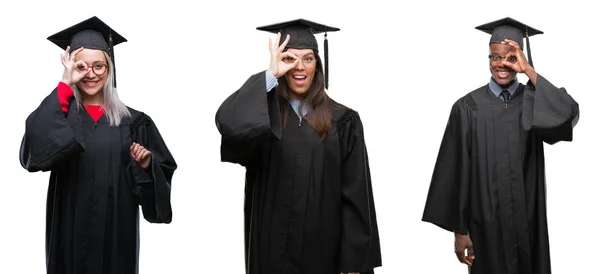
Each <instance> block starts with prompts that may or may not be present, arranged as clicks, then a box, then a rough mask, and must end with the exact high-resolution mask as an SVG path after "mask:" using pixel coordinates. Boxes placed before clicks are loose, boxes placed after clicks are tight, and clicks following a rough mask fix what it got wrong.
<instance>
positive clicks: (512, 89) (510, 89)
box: [488, 75, 519, 97]
mask: <svg viewBox="0 0 600 274" xmlns="http://www.w3.org/2000/svg"><path fill="white" fill-rule="evenodd" d="M514 80H515V81H514V82H513V84H512V85H510V87H508V88H506V90H508V92H509V93H510V96H513V94H514V93H515V92H516V91H517V88H518V87H519V79H517V75H515V78H514ZM488 86H489V87H490V90H491V91H492V93H494V95H496V97H500V93H501V92H502V90H504V88H502V87H501V86H500V85H498V84H497V83H496V82H494V78H493V77H490V83H489V84H488Z"/></svg>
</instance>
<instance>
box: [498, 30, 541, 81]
mask: <svg viewBox="0 0 600 274" xmlns="http://www.w3.org/2000/svg"><path fill="white" fill-rule="evenodd" d="M501 44H503V45H509V46H511V47H513V51H511V52H509V53H508V54H507V55H506V58H505V60H504V61H502V64H503V65H504V66H507V67H509V68H511V69H512V70H514V71H516V72H517V73H525V74H526V75H527V77H529V80H531V83H532V84H533V86H534V87H535V85H536V82H537V72H536V71H535V69H533V67H532V66H530V65H529V63H528V62H527V59H525V54H524V53H523V51H522V50H521V47H520V46H519V44H517V43H516V42H515V41H513V40H509V39H504V41H502V42H501ZM510 56H515V57H517V62H515V63H511V62H508V61H506V60H507V59H508V57H510Z"/></svg>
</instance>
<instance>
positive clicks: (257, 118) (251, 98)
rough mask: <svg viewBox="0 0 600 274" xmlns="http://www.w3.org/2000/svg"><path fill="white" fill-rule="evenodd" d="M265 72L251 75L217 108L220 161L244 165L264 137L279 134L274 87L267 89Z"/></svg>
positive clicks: (277, 104)
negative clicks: (268, 90)
mask: <svg viewBox="0 0 600 274" xmlns="http://www.w3.org/2000/svg"><path fill="white" fill-rule="evenodd" d="M266 89H267V87H266V80H265V72H260V73H257V74H255V75H252V76H250V78H248V80H246V82H245V83H244V84H243V85H242V87H241V88H240V89H238V90H237V91H236V92H234V93H233V94H232V95H230V96H229V97H228V98H227V99H226V100H225V101H224V102H223V103H222V104H221V106H220V107H219V109H218V110H217V113H216V116H215V121H216V125H217V129H218V130H219V133H220V134H221V161H223V162H231V163H237V164H241V165H244V166H246V164H247V163H249V162H251V161H252V160H253V159H254V157H253V156H254V155H255V153H256V152H257V151H258V148H259V147H260V145H261V144H263V143H264V142H265V141H266V140H270V139H271V138H273V137H276V138H278V139H280V138H281V134H282V132H281V117H280V114H279V102H278V99H277V94H276V92H275V89H273V90H271V91H270V92H267V90H266Z"/></svg>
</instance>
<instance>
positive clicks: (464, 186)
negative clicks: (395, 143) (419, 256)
mask: <svg viewBox="0 0 600 274" xmlns="http://www.w3.org/2000/svg"><path fill="white" fill-rule="evenodd" d="M473 105H474V102H473V101H472V99H471V97H470V96H469V95H467V97H465V98H463V99H460V100H458V101H457V102H456V103H455V104H454V105H453V106H452V110H451V112H450V117H449V119H448V122H447V124H446V129H445V131H444V135H443V138H442V142H441V145H440V148H439V151H438V156H437V160H436V163H435V166H434V170H433V176H432V179H431V182H430V186H429V192H428V195H427V200H426V202H425V209H424V212H423V217H422V221H424V222H428V223H432V224H434V225H437V226H439V227H441V228H443V229H445V230H448V231H451V232H458V233H460V234H463V235H467V234H468V229H467V224H468V218H469V214H468V212H469V184H470V179H469V178H470V176H469V175H470V172H469V167H470V166H471V157H470V151H471V149H470V147H471V141H470V126H469V124H470V123H469V121H470V114H471V112H470V111H469V108H470V107H469V106H473Z"/></svg>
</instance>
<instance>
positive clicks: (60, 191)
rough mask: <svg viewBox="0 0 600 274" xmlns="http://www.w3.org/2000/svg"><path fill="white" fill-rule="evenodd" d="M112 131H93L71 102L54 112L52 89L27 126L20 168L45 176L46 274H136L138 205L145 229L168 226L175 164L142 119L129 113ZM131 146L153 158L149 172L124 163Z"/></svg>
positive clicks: (103, 123) (101, 125) (104, 124)
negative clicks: (153, 225)
mask: <svg viewBox="0 0 600 274" xmlns="http://www.w3.org/2000/svg"><path fill="white" fill-rule="evenodd" d="M129 110H130V112H131V114H132V116H131V117H126V118H124V120H123V121H122V123H121V125H120V126H119V127H112V126H109V123H108V119H107V117H106V115H104V116H102V117H101V118H100V120H99V121H98V123H97V124H96V123H95V122H94V121H93V119H92V118H91V116H90V115H89V114H88V113H87V112H86V110H85V109H84V108H81V111H78V109H77V106H76V103H75V101H74V99H73V97H71V99H70V103H69V111H68V113H67V114H65V113H64V112H63V111H62V110H61V106H60V103H59V100H58V96H57V91H56V89H55V90H54V91H53V92H52V93H51V94H50V95H48V96H47V97H46V98H45V99H44V101H43V102H42V103H41V104H40V105H39V107H38V108H37V109H36V110H35V111H34V112H33V113H31V114H30V115H29V117H28V118H27V121H26V129H25V135H24V137H23V141H22V143H21V150H20V161H21V165H22V166H23V167H24V168H25V169H27V170H28V171H30V172H37V171H43V172H45V171H51V172H50V184H49V187H48V198H47V208H46V211H47V214H46V267H47V273H49V274H81V273H86V274H96V273H97V274H101V273H102V274H108V273H110V274H134V273H138V249H139V233H138V229H139V215H138V214H139V206H140V205H141V207H142V212H143V216H144V218H145V219H146V220H147V221H149V222H151V223H170V222H171V216H172V213H171V202H170V192H171V190H170V189H171V178H172V176H173V173H174V171H175V169H176V168H177V165H176V163H175V160H174V159H173V157H172V156H171V153H170V152H169V150H168V149H167V146H166V145H165V143H164V141H163V139H162V138H161V135H160V133H159V131H158V129H157V128H156V126H155V124H154V123H153V122H152V120H151V119H150V117H149V116H147V115H145V114H144V113H142V112H138V111H136V110H134V109H131V108H129ZM134 141H135V142H137V143H139V144H141V145H143V146H144V147H146V148H147V149H148V150H149V151H150V152H151V153H152V161H151V164H150V167H149V168H148V170H144V169H143V168H142V167H141V166H139V165H138V164H137V162H135V159H134V158H133V157H132V156H131V153H130V146H131V144H132V142H134Z"/></svg>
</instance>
